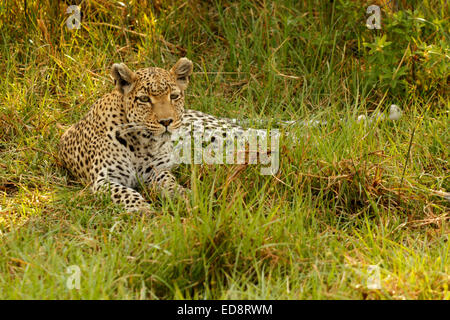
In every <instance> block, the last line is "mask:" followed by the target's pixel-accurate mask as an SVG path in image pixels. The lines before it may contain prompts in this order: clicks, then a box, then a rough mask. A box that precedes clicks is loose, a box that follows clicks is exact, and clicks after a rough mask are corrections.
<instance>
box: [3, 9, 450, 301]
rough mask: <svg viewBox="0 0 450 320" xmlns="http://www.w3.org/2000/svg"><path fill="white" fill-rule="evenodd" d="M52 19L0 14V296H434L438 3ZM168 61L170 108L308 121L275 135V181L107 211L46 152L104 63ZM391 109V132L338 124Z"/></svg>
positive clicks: (441, 211)
mask: <svg viewBox="0 0 450 320" xmlns="http://www.w3.org/2000/svg"><path fill="white" fill-rule="evenodd" d="M73 2H74V3H76V2H77V1H75V0H74V1H73ZM68 4H72V3H71V1H66V3H64V2H58V1H52V0H44V1H35V0H6V1H2V2H1V4H0V72H1V74H2V77H1V79H0V123H1V125H0V298H2V299H4V298H10V299H24V298H27V299H39V298H45V299H184V298H195V299H211V298H215V299H229V298H237V299H255V298H263V299H266V298H269V299H449V298H450V291H449V288H448V287H449V283H450V277H449V265H450V264H449V241H448V231H449V202H448V201H449V199H448V193H446V192H447V191H448V190H449V189H450V185H449V151H448V146H449V145H450V141H449V136H450V134H449V102H448V101H449V99H448V92H447V91H446V90H448V80H449V79H448V70H449V55H450V54H449V34H448V31H449V23H448V4H447V2H446V1H445V0H423V1H401V0H400V1H391V2H389V3H387V1H379V0H378V1H377V0H373V1H362V0H336V1H325V0H322V1H319V0H317V1H313V0H309V1H307V0H302V1H299V0H281V1H276V2H275V1H274V2H271V1H268V0H258V1H249V0H245V1H225V0H224V1H219V0H217V1H212V0H210V1H201V0H195V1H183V2H182V1H161V0H159V1H158V0H155V1H136V0H129V1H127V0H123V1H122V2H119V1H109V0H86V1H82V3H81V5H80V8H81V14H82V21H81V28H80V29H73V30H70V29H68V27H67V25H66V21H67V19H68V18H69V16H70V14H67V13H66V9H67V7H68ZM371 4H378V5H379V6H380V7H381V14H382V15H381V29H374V30H371V29H368V28H367V27H366V20H367V18H368V17H369V15H370V14H368V13H367V12H366V9H367V7H368V6H369V5H371ZM181 56H187V57H189V58H190V59H191V60H192V61H193V62H194V65H195V70H194V71H195V73H194V75H193V77H192V81H191V86H190V88H189V90H188V94H187V101H186V105H187V107H189V108H192V109H198V110H201V111H205V112H208V113H210V114H214V115H217V116H226V117H231V118H238V119H246V118H251V119H270V120H272V119H275V120H296V119H302V120H326V121H327V124H326V125H324V126H318V127H313V126H297V127H293V128H289V129H288V130H290V131H291V132H292V133H294V134H295V135H296V136H297V137H298V141H297V142H295V141H293V140H292V139H287V138H282V139H281V142H280V169H279V171H278V173H277V174H276V175H275V176H263V175H260V174H259V169H260V167H259V166H257V165H245V164H244V165H221V166H219V165H210V166H207V165H204V166H199V165H196V166H182V167H180V168H179V170H178V171H177V175H178V177H179V180H180V181H181V182H182V184H183V185H185V186H187V187H189V188H191V189H192V190H193V195H192V199H191V201H190V202H188V203H185V202H183V201H173V202H171V201H168V200H164V199H160V198H158V197H157V196H156V195H154V194H151V193H149V194H147V197H148V199H149V200H150V201H153V203H154V209H155V213H154V215H137V214H136V215H129V214H126V213H124V211H123V209H122V208H120V207H119V206H116V205H114V204H112V203H111V202H110V200H109V199H108V197H107V196H105V197H101V196H93V195H92V194H91V192H90V191H89V189H88V188H87V187H85V186H83V185H80V184H79V183H78V182H77V181H74V180H73V178H71V176H70V175H69V174H68V172H67V171H66V170H64V169H63V168H62V167H61V166H60V162H59V161H58V159H57V156H56V155H57V144H58V140H59V137H60V135H61V133H62V132H63V130H64V129H65V128H67V127H68V126H69V125H70V124H73V123H75V122H76V121H77V120H79V119H80V118H81V117H82V116H83V115H84V114H85V113H86V112H87V111H88V110H89V108H90V106H91V105H92V103H93V102H94V101H95V100H96V99H98V98H99V97H101V96H102V95H103V94H104V93H106V92H108V91H110V90H111V89H112V87H113V86H112V83H111V81H110V78H109V68H110V66H111V65H112V63H114V62H121V61H122V62H125V63H127V65H128V66H129V67H130V68H134V69H137V68H141V67H147V66H162V67H169V66H171V65H172V64H173V63H174V62H175V61H176V60H177V59H178V58H179V57H181ZM391 104H397V105H398V106H400V107H401V108H402V109H403V111H404V113H403V117H402V118H401V119H400V120H399V121H396V122H391V121H379V122H374V123H366V124H364V123H358V122H357V121H355V119H356V118H357V117H358V116H359V115H369V114H371V113H372V112H374V111H379V112H385V110H387V109H388V108H389V106H390V105H391ZM340 118H343V119H346V120H344V121H339V119H340ZM292 133H291V134H292ZM445 196H447V198H446V197H445ZM73 265H74V266H78V267H79V268H80V271H81V281H80V289H69V288H68V287H67V286H66V283H67V280H68V277H69V276H70V274H69V273H67V268H68V267H70V266H73ZM371 265H376V266H378V267H379V270H380V284H381V289H369V288H368V287H367V285H366V284H367V279H368V276H369V274H368V272H369V271H368V270H369V266H371Z"/></svg>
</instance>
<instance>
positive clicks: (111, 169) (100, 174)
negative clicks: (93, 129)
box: [91, 143, 151, 212]
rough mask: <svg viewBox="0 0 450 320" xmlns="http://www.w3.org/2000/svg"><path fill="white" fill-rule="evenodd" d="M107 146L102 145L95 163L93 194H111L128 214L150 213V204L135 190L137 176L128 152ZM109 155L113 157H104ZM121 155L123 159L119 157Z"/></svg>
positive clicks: (120, 147) (92, 176)
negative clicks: (100, 192)
mask: <svg viewBox="0 0 450 320" xmlns="http://www.w3.org/2000/svg"><path fill="white" fill-rule="evenodd" d="M107 146H108V144H107V143H105V144H103V145H102V147H101V148H100V152H98V153H97V154H96V157H95V159H94V161H93V163H94V165H93V167H92V170H91V181H93V184H92V190H93V192H99V191H103V192H109V193H110V194H111V199H112V201H113V202H114V203H118V204H122V205H123V206H124V207H125V209H126V210H127V212H138V211H140V212H150V211H151V206H150V204H149V203H147V202H146V201H145V199H144V198H143V197H142V195H141V194H140V193H139V192H137V191H136V190H134V189H133V187H136V186H137V176H136V171H135V169H134V167H133V164H132V162H131V160H130V155H129V154H128V153H127V150H126V149H125V148H123V147H122V146H121V145H118V146H117V145H112V144H109V147H107ZM108 151H109V152H108ZM108 153H109V154H110V155H111V156H110V157H108V158H105V157H104V155H105V154H108ZM120 154H121V155H122V156H121V157H119V156H118V155H120Z"/></svg>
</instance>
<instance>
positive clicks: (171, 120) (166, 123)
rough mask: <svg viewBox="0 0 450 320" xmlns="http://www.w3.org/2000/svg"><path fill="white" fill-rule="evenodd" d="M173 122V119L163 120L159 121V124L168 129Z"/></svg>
mask: <svg viewBox="0 0 450 320" xmlns="http://www.w3.org/2000/svg"><path fill="white" fill-rule="evenodd" d="M172 122H173V119H163V120H159V123H160V124H162V125H163V126H164V127H166V128H167V127H168V126H169V125H170V124H171V123H172Z"/></svg>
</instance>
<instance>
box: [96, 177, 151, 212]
mask: <svg viewBox="0 0 450 320" xmlns="http://www.w3.org/2000/svg"><path fill="white" fill-rule="evenodd" d="M92 190H93V191H94V192H108V193H109V194H110V195H111V200H112V201H113V202H114V203H117V204H121V205H123V206H124V207H125V210H126V211H127V212H130V213H131V212H146V213H149V212H151V206H150V204H149V203H148V202H147V201H145V199H144V198H143V197H142V196H141V195H140V194H139V192H137V191H136V190H134V189H132V188H130V187H127V186H124V185H122V184H120V183H118V182H113V181H106V180H100V181H98V180H97V181H96V183H94V184H93V186H92Z"/></svg>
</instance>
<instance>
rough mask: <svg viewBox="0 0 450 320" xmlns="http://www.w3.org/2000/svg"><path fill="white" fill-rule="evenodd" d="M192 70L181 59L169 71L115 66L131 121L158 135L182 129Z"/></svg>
mask: <svg viewBox="0 0 450 320" xmlns="http://www.w3.org/2000/svg"><path fill="white" fill-rule="evenodd" d="M192 68H193V66H192V62H191V61H190V60H189V59H187V58H181V59H179V60H178V62H177V63H175V65H174V66H173V67H172V68H171V69H170V70H169V71H167V70H164V69H161V68H145V69H139V70H137V71H136V72H133V71H131V70H130V69H129V68H128V67H127V66H126V65H125V64H123V63H120V64H119V63H115V64H114V65H113V66H112V68H111V75H112V77H113V78H114V82H115V85H116V88H117V90H118V91H119V93H120V94H121V95H122V96H123V104H124V106H125V110H126V116H127V119H128V121H129V122H133V123H136V124H138V125H144V126H145V127H146V128H147V129H148V130H150V131H151V132H152V134H153V135H155V136H159V135H162V134H167V133H172V132H173V131H174V130H176V129H177V128H179V127H180V126H181V119H182V115H183V112H184V91H185V90H186V88H187V86H188V84H189V76H190V75H191V74H192Z"/></svg>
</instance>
